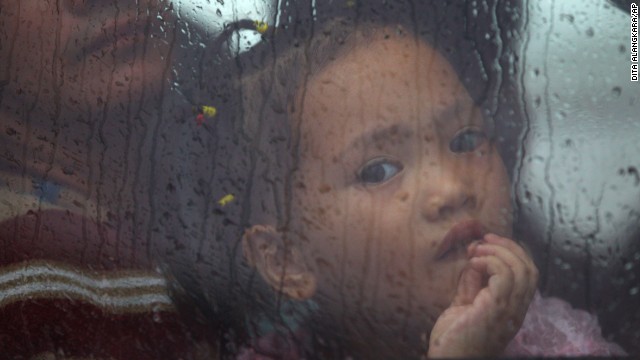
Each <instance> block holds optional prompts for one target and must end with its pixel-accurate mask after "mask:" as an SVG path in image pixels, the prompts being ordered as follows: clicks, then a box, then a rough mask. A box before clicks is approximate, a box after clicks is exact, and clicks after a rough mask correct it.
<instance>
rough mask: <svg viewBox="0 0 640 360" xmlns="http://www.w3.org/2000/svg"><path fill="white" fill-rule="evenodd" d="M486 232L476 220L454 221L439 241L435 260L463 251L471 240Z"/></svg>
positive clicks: (480, 236)
mask: <svg viewBox="0 0 640 360" xmlns="http://www.w3.org/2000/svg"><path fill="white" fill-rule="evenodd" d="M486 232H487V231H486V230H485V228H484V226H482V224H481V223H480V222H478V221H477V220H464V221H461V222H458V223H456V224H455V225H454V226H453V227H452V228H451V229H450V230H449V232H447V234H446V235H445V236H444V238H443V239H442V241H441V242H440V246H439V247H438V251H437V253H436V260H443V259H446V258H448V257H450V256H451V255H453V254H457V253H460V252H461V251H464V250H465V249H466V247H467V246H468V245H469V244H470V243H471V242H472V241H474V240H479V239H482V238H483V237H484V234H485V233H486Z"/></svg>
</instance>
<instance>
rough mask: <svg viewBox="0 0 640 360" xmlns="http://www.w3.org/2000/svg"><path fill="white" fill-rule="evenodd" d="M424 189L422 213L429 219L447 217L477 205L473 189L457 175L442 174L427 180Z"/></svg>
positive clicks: (471, 209) (470, 209) (434, 219)
mask: <svg viewBox="0 0 640 360" xmlns="http://www.w3.org/2000/svg"><path fill="white" fill-rule="evenodd" d="M424 183H427V184H425V185H424V188H423V189H422V196H423V199H422V201H421V204H422V209H421V211H422V215H423V216H424V217H425V218H426V219H427V220H429V221H437V220H441V219H446V218H448V217H450V216H453V215H454V214H457V213H458V212H470V211H473V210H474V209H475V208H476V207H477V205H478V204H477V202H478V201H477V197H476V195H475V194H474V192H473V190H472V189H471V188H470V187H469V186H468V185H465V184H464V183H463V182H462V181H460V180H458V179H456V177H455V176H446V175H443V176H440V177H439V178H437V179H431V180H430V181H426V182H424Z"/></svg>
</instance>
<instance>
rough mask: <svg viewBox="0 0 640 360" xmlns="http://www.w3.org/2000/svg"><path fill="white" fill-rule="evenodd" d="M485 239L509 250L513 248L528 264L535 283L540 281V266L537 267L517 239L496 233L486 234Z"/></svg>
mask: <svg viewBox="0 0 640 360" xmlns="http://www.w3.org/2000/svg"><path fill="white" fill-rule="evenodd" d="M485 241H487V243H490V244H495V245H499V246H503V247H505V248H507V249H509V250H511V251H512V252H513V253H514V254H515V255H516V256H518V257H519V258H520V259H521V260H522V261H523V262H524V263H525V264H526V265H527V269H530V272H531V273H530V275H531V276H532V278H533V282H534V283H536V284H537V283H538V268H537V267H536V265H535V263H534V262H533V259H532V258H531V256H529V254H528V253H527V252H526V251H525V250H524V248H523V247H521V246H520V245H518V243H516V242H515V241H513V240H511V239H508V238H505V237H501V236H498V235H495V234H487V235H485Z"/></svg>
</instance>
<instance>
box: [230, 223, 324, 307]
mask: <svg viewBox="0 0 640 360" xmlns="http://www.w3.org/2000/svg"><path fill="white" fill-rule="evenodd" d="M242 251H243V253H244V257H245V259H246V260H247V262H248V263H249V264H250V265H251V266H254V267H255V268H256V269H257V270H258V272H259V273H260V275H261V276H262V278H263V279H264V280H265V281H266V282H267V283H268V284H269V285H270V286H271V287H272V288H273V289H274V290H277V291H282V292H283V293H284V294H286V295H288V296H289V297H291V298H293V299H296V300H305V299H308V298H310V297H311V296H313V294H315V292H316V276H315V274H313V272H311V271H309V269H308V268H307V265H306V264H305V263H304V259H303V257H302V253H301V251H300V249H299V248H298V247H297V246H295V245H292V246H290V247H289V248H287V247H286V246H285V243H284V239H283V238H282V234H280V233H279V232H278V231H276V229H274V228H273V227H272V226H263V225H254V226H252V227H251V228H250V229H248V230H247V231H245V233H244V236H243V237H242Z"/></svg>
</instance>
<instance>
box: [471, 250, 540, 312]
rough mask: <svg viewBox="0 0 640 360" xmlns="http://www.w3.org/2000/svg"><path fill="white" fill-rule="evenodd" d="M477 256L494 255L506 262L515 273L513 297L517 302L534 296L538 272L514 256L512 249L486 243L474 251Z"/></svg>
mask: <svg viewBox="0 0 640 360" xmlns="http://www.w3.org/2000/svg"><path fill="white" fill-rule="evenodd" d="M474 255H475V256H489V255H494V256H497V257H498V258H500V259H501V260H502V261H504V262H505V263H506V264H507V265H508V266H509V267H510V268H511V271H512V272H513V275H514V289H513V294H512V296H513V297H514V298H515V299H516V301H523V300H524V299H526V298H528V297H529V295H530V294H531V295H532V294H533V293H532V291H533V289H535V285H536V282H537V276H536V270H535V269H531V268H530V267H529V264H528V263H526V262H524V261H523V260H522V259H521V258H520V257H518V256H517V255H516V254H514V253H513V252H512V251H511V250H510V249H508V248H506V247H503V246H500V245H496V244H489V243H484V244H480V245H478V246H477V247H476V248H475V249H474Z"/></svg>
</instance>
